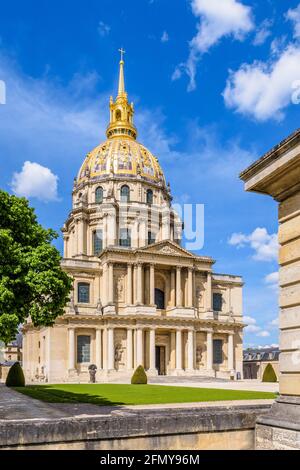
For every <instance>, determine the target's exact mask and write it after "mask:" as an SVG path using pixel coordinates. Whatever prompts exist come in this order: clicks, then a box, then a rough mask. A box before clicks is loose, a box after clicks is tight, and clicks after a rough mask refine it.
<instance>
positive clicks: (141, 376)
mask: <svg viewBox="0 0 300 470" xmlns="http://www.w3.org/2000/svg"><path fill="white" fill-rule="evenodd" d="M147 382H148V379H147V375H146V372H145V369H144V367H143V366H138V367H137V368H136V369H135V371H134V373H133V376H132V377H131V383H132V384H134V385H138V384H142V385H145V384H147Z"/></svg>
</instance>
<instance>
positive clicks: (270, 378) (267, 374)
mask: <svg viewBox="0 0 300 470" xmlns="http://www.w3.org/2000/svg"><path fill="white" fill-rule="evenodd" d="M262 381H263V382H277V375H276V373H275V370H274V368H273V366H272V364H267V366H266V368H265V370H264V373H263V378H262Z"/></svg>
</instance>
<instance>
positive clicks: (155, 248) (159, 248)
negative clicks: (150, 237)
mask: <svg viewBox="0 0 300 470" xmlns="http://www.w3.org/2000/svg"><path fill="white" fill-rule="evenodd" d="M138 251H143V252H144V253H145V252H146V253H157V254H162V255H169V256H183V257H185V258H186V257H188V258H194V255H193V254H192V253H190V252H189V251H187V250H185V249H184V248H182V247H181V246H179V245H177V244H176V243H174V242H171V241H169V240H166V241H162V242H158V243H153V244H152V245H150V246H147V247H145V248H140V249H139V250H138Z"/></svg>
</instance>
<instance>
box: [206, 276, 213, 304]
mask: <svg viewBox="0 0 300 470" xmlns="http://www.w3.org/2000/svg"><path fill="white" fill-rule="evenodd" d="M211 278H212V275H211V272H208V273H207V285H206V310H207V311H208V312H211V311H212V282H211Z"/></svg>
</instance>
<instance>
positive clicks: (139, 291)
mask: <svg viewBox="0 0 300 470" xmlns="http://www.w3.org/2000/svg"><path fill="white" fill-rule="evenodd" d="M142 275H143V265H142V263H138V265H137V303H138V304H139V305H142V303H143V295H142Z"/></svg>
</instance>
